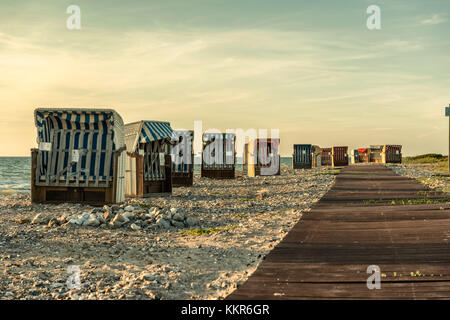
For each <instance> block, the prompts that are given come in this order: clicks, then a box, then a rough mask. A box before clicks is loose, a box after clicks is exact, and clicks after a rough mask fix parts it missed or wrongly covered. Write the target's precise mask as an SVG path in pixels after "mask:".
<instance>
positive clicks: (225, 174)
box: [201, 168, 234, 179]
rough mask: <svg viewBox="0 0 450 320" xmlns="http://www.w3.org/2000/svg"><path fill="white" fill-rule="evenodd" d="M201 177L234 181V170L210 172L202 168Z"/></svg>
mask: <svg viewBox="0 0 450 320" xmlns="http://www.w3.org/2000/svg"><path fill="white" fill-rule="evenodd" d="M201 177H202V178H210V179H234V168H233V169H218V170H208V169H203V168H202V173H201Z"/></svg>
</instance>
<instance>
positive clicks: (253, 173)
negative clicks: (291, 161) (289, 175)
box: [247, 164, 281, 177]
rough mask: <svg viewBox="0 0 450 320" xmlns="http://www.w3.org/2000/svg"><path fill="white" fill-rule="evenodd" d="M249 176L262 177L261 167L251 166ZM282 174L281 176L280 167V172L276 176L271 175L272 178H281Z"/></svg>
mask: <svg viewBox="0 0 450 320" xmlns="http://www.w3.org/2000/svg"><path fill="white" fill-rule="evenodd" d="M247 174H248V176H249V177H257V176H261V166H257V165H252V164H249V165H248V170H247ZM280 174H281V170H280V167H278V171H277V172H276V173H275V174H271V176H279V175H280ZM264 176H268V175H264Z"/></svg>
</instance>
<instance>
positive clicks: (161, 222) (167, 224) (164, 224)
mask: <svg viewBox="0 0 450 320" xmlns="http://www.w3.org/2000/svg"><path fill="white" fill-rule="evenodd" d="M156 225H157V226H159V227H161V228H164V229H168V228H170V222H169V221H167V220H166V219H164V218H161V219H159V220H158V221H157V222H156Z"/></svg>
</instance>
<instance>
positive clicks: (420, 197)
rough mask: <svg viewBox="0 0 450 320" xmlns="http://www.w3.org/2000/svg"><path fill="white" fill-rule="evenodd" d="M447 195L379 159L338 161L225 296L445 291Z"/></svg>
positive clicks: (446, 294) (433, 294) (396, 295)
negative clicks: (371, 284)
mask: <svg viewBox="0 0 450 320" xmlns="http://www.w3.org/2000/svg"><path fill="white" fill-rule="evenodd" d="M392 199H397V200H395V204H393V203H392ZM402 200H403V202H404V203H407V202H408V200H409V202H410V203H412V204H401V203H402ZM425 200H426V201H428V202H432V203H428V204H421V202H423V201H425ZM448 201H449V200H448V198H447V196H446V195H445V194H441V193H438V192H430V190H428V189H427V188H425V187H424V186H423V185H422V184H420V183H419V182H417V181H416V180H414V179H409V178H406V177H401V176H399V175H396V174H395V173H394V172H393V171H392V170H390V169H387V168H386V167H385V166H382V165H356V166H349V167H346V168H343V169H342V170H341V173H340V174H339V175H338V176H337V177H336V183H335V185H334V186H333V187H332V188H331V189H330V190H329V192H328V193H327V194H326V195H325V196H324V197H323V198H322V199H321V200H320V201H319V202H318V203H317V205H315V206H314V208H313V209H312V210H311V211H310V212H308V213H306V214H305V215H304V216H303V218H302V219H301V220H300V221H299V222H298V223H297V225H295V226H294V228H293V229H292V230H291V231H290V232H289V233H288V234H287V235H286V237H285V238H284V239H283V240H282V241H281V242H280V243H279V244H278V246H276V247H275V248H274V249H273V250H272V251H271V252H270V253H269V254H268V255H267V256H266V258H265V259H264V261H263V262H262V263H261V264H260V265H259V267H258V269H257V270H256V271H255V273H254V274H253V275H252V276H251V277H250V278H249V279H248V281H247V282H245V283H244V284H243V285H242V286H241V287H239V288H238V289H237V290H235V291H234V292H233V293H232V294H231V295H229V296H228V297H227V299H442V298H444V299H448V298H450V244H449V242H450V204H447V202H448ZM398 203H400V204H398ZM370 265H377V266H379V267H380V270H381V289H379V290H377V289H373V290H369V289H368V288H367V278H368V277H369V276H370V274H368V273H367V267H368V266H370Z"/></svg>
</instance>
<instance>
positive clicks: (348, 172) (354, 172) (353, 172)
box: [346, 171, 373, 174]
mask: <svg viewBox="0 0 450 320" xmlns="http://www.w3.org/2000/svg"><path fill="white" fill-rule="evenodd" d="M369 173H371V172H367V171H347V172H346V174H369ZM371 174H373V173H371Z"/></svg>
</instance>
